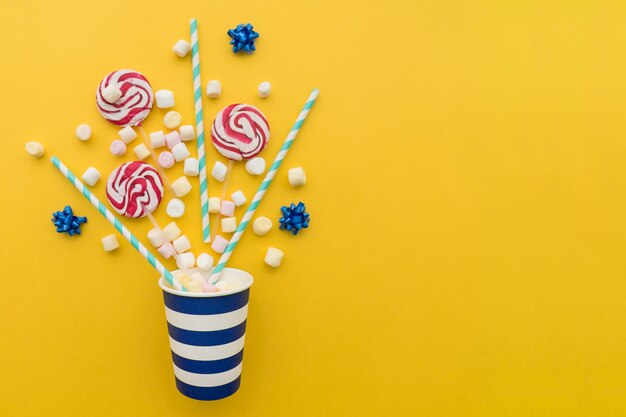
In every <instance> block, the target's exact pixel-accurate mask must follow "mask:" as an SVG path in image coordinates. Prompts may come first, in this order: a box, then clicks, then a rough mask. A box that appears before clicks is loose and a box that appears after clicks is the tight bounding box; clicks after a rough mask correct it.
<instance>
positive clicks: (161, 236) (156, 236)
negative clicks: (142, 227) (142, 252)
mask: <svg viewBox="0 0 626 417" xmlns="http://www.w3.org/2000/svg"><path fill="white" fill-rule="evenodd" d="M148 240H149V241H150V244H151V245H152V246H154V247H155V248H158V247H159V246H161V245H163V244H164V243H166V242H168V240H167V238H166V237H165V233H163V230H159V229H157V228H154V229H150V231H148Z"/></svg>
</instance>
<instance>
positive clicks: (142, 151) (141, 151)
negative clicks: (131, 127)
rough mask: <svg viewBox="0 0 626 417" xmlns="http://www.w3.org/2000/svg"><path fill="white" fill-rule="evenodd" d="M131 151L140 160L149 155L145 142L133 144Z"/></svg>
mask: <svg viewBox="0 0 626 417" xmlns="http://www.w3.org/2000/svg"><path fill="white" fill-rule="evenodd" d="M133 152H134V153H135V156H136V157H137V159H139V160H140V161H143V160H144V159H146V158H147V157H149V156H150V150H149V149H148V147H147V146H146V144H145V143H141V144H139V145H137V146H135V147H134V148H133Z"/></svg>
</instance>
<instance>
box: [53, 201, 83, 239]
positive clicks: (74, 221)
mask: <svg viewBox="0 0 626 417" xmlns="http://www.w3.org/2000/svg"><path fill="white" fill-rule="evenodd" d="M52 223H54V225H55V226H56V227H57V233H67V234H69V235H70V236H74V235H80V225H81V224H83V223H87V217H77V216H74V213H73V212H72V208H71V207H70V206H65V208H64V209H63V211H57V212H56V213H52Z"/></svg>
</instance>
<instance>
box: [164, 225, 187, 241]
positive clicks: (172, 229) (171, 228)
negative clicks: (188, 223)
mask: <svg viewBox="0 0 626 417" xmlns="http://www.w3.org/2000/svg"><path fill="white" fill-rule="evenodd" d="M181 233H182V232H181V231H180V228H179V227H178V225H177V224H176V222H171V223H169V224H168V225H167V226H165V227H164V228H163V234H164V235H165V238H166V239H167V240H169V241H170V242H171V241H173V240H174V239H176V238H177V237H178V236H180V234H181Z"/></svg>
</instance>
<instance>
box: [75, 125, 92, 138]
mask: <svg viewBox="0 0 626 417" xmlns="http://www.w3.org/2000/svg"><path fill="white" fill-rule="evenodd" d="M76 137H77V138H78V140H81V141H83V142H86V141H88V140H89V139H91V126H89V125H87V124H82V125H79V126H78V127H76Z"/></svg>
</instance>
